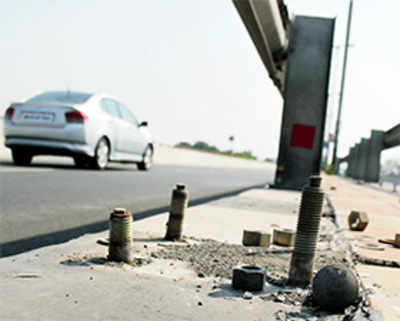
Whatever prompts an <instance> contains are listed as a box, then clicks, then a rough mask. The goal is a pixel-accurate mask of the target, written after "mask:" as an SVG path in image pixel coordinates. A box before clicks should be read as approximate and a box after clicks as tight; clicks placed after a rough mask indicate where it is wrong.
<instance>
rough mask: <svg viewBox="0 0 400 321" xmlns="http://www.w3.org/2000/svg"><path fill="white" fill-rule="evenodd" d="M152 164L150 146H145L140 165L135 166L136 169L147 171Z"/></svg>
mask: <svg viewBox="0 0 400 321" xmlns="http://www.w3.org/2000/svg"><path fill="white" fill-rule="evenodd" d="M152 164H153V149H152V148H151V147H150V146H147V147H146V149H145V151H144V153H143V159H142V161H141V162H140V163H138V164H137V167H138V169H139V170H141V171H148V170H150V168H151V165H152Z"/></svg>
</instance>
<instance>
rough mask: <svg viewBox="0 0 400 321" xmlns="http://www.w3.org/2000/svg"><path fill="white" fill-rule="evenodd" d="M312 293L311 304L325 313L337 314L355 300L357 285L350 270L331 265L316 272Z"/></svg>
mask: <svg viewBox="0 0 400 321" xmlns="http://www.w3.org/2000/svg"><path fill="white" fill-rule="evenodd" d="M312 291H313V302H315V303H316V304H317V305H319V306H320V307H321V308H323V309H325V310H327V311H332V312H339V311H343V310H344V309H345V308H347V307H348V306H349V305H351V304H353V303H354V302H355V301H356V300H357V298H358V296H359V285H358V281H357V278H356V276H355V275H354V273H353V272H352V271H351V270H349V269H348V268H347V267H345V266H343V265H340V264H332V265H327V266H325V267H324V268H323V269H321V270H320V271H318V273H317V274H316V276H315V278H314V280H313V284H312Z"/></svg>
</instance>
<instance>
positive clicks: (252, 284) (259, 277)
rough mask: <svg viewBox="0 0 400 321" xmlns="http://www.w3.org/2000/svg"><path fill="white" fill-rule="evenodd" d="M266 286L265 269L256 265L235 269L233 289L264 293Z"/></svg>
mask: <svg viewBox="0 0 400 321" xmlns="http://www.w3.org/2000/svg"><path fill="white" fill-rule="evenodd" d="M264 284H265V269H264V268H262V267H258V266H255V265H242V266H236V267H234V268H233V277H232V287H233V288H234V289H235V290H243V291H262V290H263V289H264Z"/></svg>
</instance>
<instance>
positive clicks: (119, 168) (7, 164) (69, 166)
mask: <svg viewBox="0 0 400 321" xmlns="http://www.w3.org/2000/svg"><path fill="white" fill-rule="evenodd" d="M0 166H4V167H10V168H12V167H13V168H23V169H30V168H32V169H37V168H40V169H44V168H51V169H64V170H75V171H90V172H98V170H95V169H90V168H78V167H76V166H75V165H73V164H56V163H54V164H53V163H33V164H31V165H29V166H17V165H15V164H14V163H13V162H11V161H9V162H7V161H0ZM124 166H126V167H124ZM104 171H106V172H109V171H110V172H111V171H138V169H137V168H136V166H134V165H133V164H127V165H119V166H118V165H114V164H110V165H109V166H108V167H107V168H106V169H104Z"/></svg>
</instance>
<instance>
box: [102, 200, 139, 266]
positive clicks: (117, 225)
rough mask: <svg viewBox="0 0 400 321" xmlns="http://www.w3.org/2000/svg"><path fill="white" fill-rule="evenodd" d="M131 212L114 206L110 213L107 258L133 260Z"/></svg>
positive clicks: (130, 261)
mask: <svg viewBox="0 0 400 321" xmlns="http://www.w3.org/2000/svg"><path fill="white" fill-rule="evenodd" d="M132 222H133V220H132V214H131V213H130V212H128V211H127V210H126V209H124V208H114V210H113V212H112V213H111V214H110V221H109V225H110V243H109V246H108V259H109V260H110V261H117V262H121V261H122V262H126V263H132V262H133V252H132V247H133V240H132V234H133V233H132V230H133V227H132Z"/></svg>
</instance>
